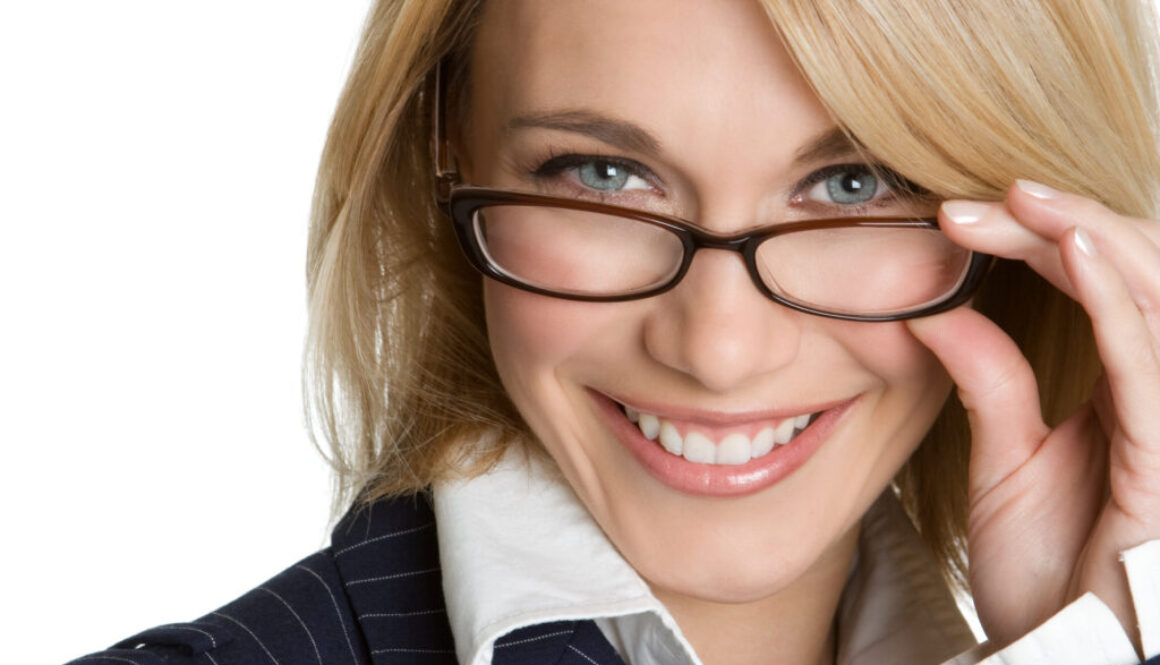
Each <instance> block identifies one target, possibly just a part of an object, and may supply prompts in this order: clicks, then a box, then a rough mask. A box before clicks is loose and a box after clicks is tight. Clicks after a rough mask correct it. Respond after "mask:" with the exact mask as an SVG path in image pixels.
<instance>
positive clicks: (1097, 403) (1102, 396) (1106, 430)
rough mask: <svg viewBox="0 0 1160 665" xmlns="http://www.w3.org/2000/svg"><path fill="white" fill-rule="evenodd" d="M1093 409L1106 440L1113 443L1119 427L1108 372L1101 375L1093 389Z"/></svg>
mask: <svg viewBox="0 0 1160 665" xmlns="http://www.w3.org/2000/svg"><path fill="white" fill-rule="evenodd" d="M1092 408H1093V409H1094V410H1095V414H1096V419H1097V420H1098V421H1099V424H1100V431H1102V432H1103V434H1104V439H1106V440H1108V441H1111V440H1112V437H1113V436H1114V435H1115V433H1116V427H1117V422H1116V405H1115V403H1114V402H1113V401H1112V389H1111V387H1110V386H1109V385H1108V375H1107V373H1106V372H1104V373H1101V374H1100V378H1099V379H1097V380H1096V385H1095V387H1093V388H1092Z"/></svg>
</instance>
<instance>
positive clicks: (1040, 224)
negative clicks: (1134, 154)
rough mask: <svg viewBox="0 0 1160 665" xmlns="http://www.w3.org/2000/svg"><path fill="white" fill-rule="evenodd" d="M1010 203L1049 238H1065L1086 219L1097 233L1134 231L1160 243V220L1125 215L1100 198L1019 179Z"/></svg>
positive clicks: (1018, 215) (1090, 230)
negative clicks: (1095, 199) (1099, 199)
mask: <svg viewBox="0 0 1160 665" xmlns="http://www.w3.org/2000/svg"><path fill="white" fill-rule="evenodd" d="M1006 207H1007V209H1008V210H1010V212H1011V214H1012V215H1014V216H1015V217H1016V218H1018V219H1019V221H1020V222H1021V223H1022V224H1024V225H1025V226H1026V227H1027V228H1028V229H1029V230H1030V231H1033V232H1035V233H1036V234H1038V235H1040V236H1042V237H1044V238H1047V239H1049V240H1054V241H1059V240H1062V239H1063V238H1064V236H1065V235H1067V233H1068V231H1070V230H1071V228H1072V227H1074V226H1078V225H1079V222H1085V224H1083V226H1084V229H1085V230H1086V231H1087V232H1088V233H1091V234H1092V235H1093V236H1096V237H1099V236H1102V235H1103V234H1104V233H1105V231H1107V232H1117V233H1119V232H1129V231H1130V232H1131V233H1132V234H1133V235H1134V237H1136V238H1137V239H1138V241H1139V240H1144V239H1147V240H1148V244H1150V245H1152V246H1157V245H1160V224H1157V223H1156V222H1155V221H1153V220H1150V219H1140V218H1138V217H1129V216H1127V215H1121V214H1119V213H1117V212H1115V211H1113V210H1112V209H1110V208H1108V207H1107V206H1105V205H1103V204H1101V203H1099V202H1098V201H1094V200H1092V199H1089V198H1086V197H1083V196H1080V195H1078V194H1070V193H1068V192H1061V191H1059V190H1056V189H1052V188H1051V187H1048V186H1047V185H1042V184H1040V183H1037V182H1031V181H1029V180H1016V181H1015V184H1013V185H1012V186H1011V187H1010V188H1008V190H1007V199H1006ZM1136 234H1138V235H1136ZM1141 236H1142V237H1141Z"/></svg>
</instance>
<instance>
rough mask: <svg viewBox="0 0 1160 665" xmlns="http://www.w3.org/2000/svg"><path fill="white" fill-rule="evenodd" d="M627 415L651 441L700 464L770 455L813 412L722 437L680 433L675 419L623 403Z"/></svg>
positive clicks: (803, 425)
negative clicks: (717, 438)
mask: <svg viewBox="0 0 1160 665" xmlns="http://www.w3.org/2000/svg"><path fill="white" fill-rule="evenodd" d="M624 415H625V417H627V418H628V420H629V421H630V422H632V423H635V424H636V426H637V427H638V428H639V429H640V432H641V434H643V435H644V436H645V437H646V438H647V439H649V440H650V441H658V442H659V443H660V445H661V447H663V448H664V449H665V450H666V451H668V452H669V453H670V454H672V455H677V456H678V457H684V458H685V459H687V460H689V461H690V462H696V463H698V464H732V465H738V464H745V463H746V462H748V461H749V460H752V459H757V458H758V457H763V456H765V455H768V454H769V453H770V452H771V451H772V450H773V449H774V448H776V447H778V446H780V445H784V444H786V443H789V442H790V441H792V440H793V438H794V437H795V436H797V435H798V434H799V433H800V432H801V431H802V430H803V429H805V428H806V427H808V426H809V424H810V419H811V418H812V415H811V414H803V415H800V416H795V417H793V418H787V419H785V420H783V421H781V422H780V423H778V424H777V426H776V427H763V428H761V429H760V430H758V432H757V434H755V435H754V436H753V439H752V440H750V438H749V437H748V436H746V435H745V434H742V433H741V432H733V433H731V434H727V435H726V436H725V437H724V438H723V439H721V440H720V441H713V440H712V439H710V438H709V437H708V436H707V435H705V434H703V433H701V432H696V431H691V432H688V433H687V434H685V435H684V436H681V432H680V430H678V429H677V426H676V424H675V423H673V422H670V421H668V420H666V419H663V418H661V417H660V416H656V415H653V414H651V413H641V412H640V411H637V410H636V409H633V408H632V407H628V406H625V407H624Z"/></svg>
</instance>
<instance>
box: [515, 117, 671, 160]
mask: <svg viewBox="0 0 1160 665" xmlns="http://www.w3.org/2000/svg"><path fill="white" fill-rule="evenodd" d="M531 127H538V128H541V129H555V130H559V131H565V132H573V133H576V134H584V135H585V136H590V137H592V138H594V139H596V140H597V141H601V142H603V143H607V144H609V145H612V146H616V147H618V148H623V149H625V150H631V151H633V152H640V153H645V154H650V155H656V154H658V153H660V151H661V142H660V141H658V140H657V139H656V137H654V136H653V135H652V134H649V133H648V132H647V131H645V130H644V129H643V128H641V127H639V126H637V125H634V124H632V123H631V122H627V121H624V120H618V119H616V118H611V117H608V116H606V115H602V114H600V113H595V112H593V111H587V110H583V109H579V110H571V111H548V112H542V113H528V114H525V115H520V116H516V117H514V118H512V119H511V120H509V121H508V122H507V125H506V127H505V131H506V132H509V133H510V132H512V131H514V130H517V129H527V128H531Z"/></svg>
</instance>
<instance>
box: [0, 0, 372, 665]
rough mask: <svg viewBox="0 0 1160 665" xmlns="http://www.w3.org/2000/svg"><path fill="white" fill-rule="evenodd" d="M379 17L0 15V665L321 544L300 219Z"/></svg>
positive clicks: (255, 5) (258, 4)
mask: <svg viewBox="0 0 1160 665" xmlns="http://www.w3.org/2000/svg"><path fill="white" fill-rule="evenodd" d="M368 4H369V2H368V0H315V1H313V2H306V1H295V0H201V1H200V2H193V3H177V2H158V1H156V0H139V1H132V0H105V1H104V2H91V1H87V0H64V1H57V2H47V1H46V2H32V1H29V2H5V3H0V444H2V446H3V447H2V449H0V450H2V451H3V452H2V454H0V518H2V521H0V525H2V531H0V533H2V536H0V538H2V541H0V626H2V628H0V635H2V636H3V640H2V641H0V661H3V662H5V663H13V664H20V665H40V664H44V665H56V664H59V663H62V662H64V661H66V660H68V659H70V658H72V657H76V656H79V655H81V654H83V653H87V652H90V651H94V650H97V649H101V648H104V647H106V646H108V645H109V644H111V643H112V642H114V641H116V640H119V639H121V638H123V637H127V636H128V635H130V634H132V633H134V632H136V631H138V630H140V629H144V628H147V627H149V626H152V625H156V624H159V623H165V622H170V621H178V620H189V619H193V618H196V617H198V616H201V615H202V614H204V613H206V612H208V611H210V610H213V609H215V608H216V607H218V606H219V605H221V604H223V603H225V602H227V601H229V600H230V599H232V598H234V597H235V596H237V595H239V594H240V593H242V592H244V591H246V590H248V589H249V588H251V587H253V586H255V585H257V584H259V583H261V582H262V581H263V580H265V579H266V578H268V577H270V576H271V575H273V574H274V573H277V572H278V571H280V570H281V569H282V568H284V567H286V566H288V565H290V564H292V563H293V562H295V561H296V560H298V559H299V558H301V557H304V556H306V555H307V554H309V553H310V552H312V551H314V550H316V549H318V548H319V547H321V546H322V545H324V544H325V542H326V537H327V522H328V507H329V471H328V469H327V467H326V465H325V463H324V461H323V459H322V457H321V456H320V455H319V454H318V453H317V452H316V451H315V450H314V449H313V447H312V446H311V444H310V442H309V439H308V437H307V435H306V430H305V426H304V419H303V416H302V407H301V397H300V394H301V391H300V382H299V368H300V365H301V349H302V341H303V334H304V329H305V320H306V319H305V278H304V263H305V261H304V253H305V245H306V230H307V223H308V212H309V204H310V194H311V189H312V186H313V179H314V172H315V169H316V167H317V162H318V157H319V153H320V151H321V148H322V143H323V139H324V136H325V132H326V128H327V124H328V121H329V117H330V114H331V113H332V112H333V108H334V104H335V101H336V98H337V95H338V91H339V89H340V86H341V83H342V80H343V77H344V76H345V73H346V70H347V68H348V66H349V63H350V60H351V57H352V55H353V52H354V47H355V44H356V43H357V37H358V31H359V28H360V26H361V23H362V19H363V16H364V14H365V12H366V10H367V7H368Z"/></svg>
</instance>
